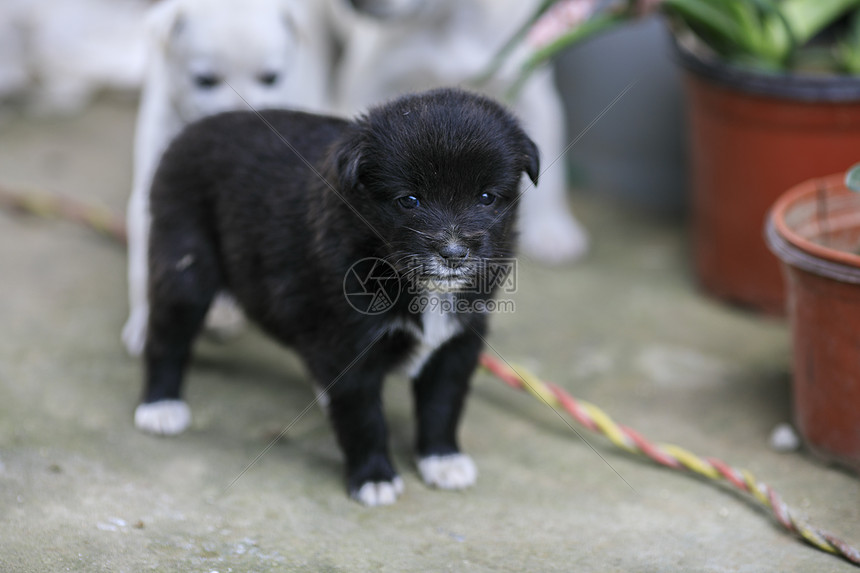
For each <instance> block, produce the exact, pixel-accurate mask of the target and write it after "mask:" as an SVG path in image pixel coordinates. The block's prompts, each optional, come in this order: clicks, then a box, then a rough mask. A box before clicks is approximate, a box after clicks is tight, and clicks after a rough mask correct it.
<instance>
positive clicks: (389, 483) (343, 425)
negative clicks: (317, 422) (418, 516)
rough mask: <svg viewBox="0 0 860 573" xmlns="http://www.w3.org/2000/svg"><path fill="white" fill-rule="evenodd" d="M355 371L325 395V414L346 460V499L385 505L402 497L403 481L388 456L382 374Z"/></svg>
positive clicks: (357, 368)
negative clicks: (330, 422) (329, 420)
mask: <svg viewBox="0 0 860 573" xmlns="http://www.w3.org/2000/svg"><path fill="white" fill-rule="evenodd" d="M354 368H355V371H354V372H349V373H347V374H346V375H345V376H344V377H343V378H342V379H341V380H338V381H337V382H336V383H335V384H334V385H332V386H331V387H330V388H329V389H328V390H327V391H326V394H327V396H328V399H329V404H328V413H329V416H330V417H331V421H332V424H333V425H334V430H335V433H336V434H337V440H338V442H339V443H340V447H341V449H342V450H343V453H344V456H345V457H346V479H347V489H348V491H349V495H350V496H351V497H353V498H354V499H356V500H357V501H359V502H361V503H363V504H364V505H369V506H375V505H388V504H391V503H394V502H395V501H396V500H397V496H398V495H400V494H401V493H403V480H402V479H401V478H400V476H398V475H397V472H396V471H395V470H394V466H393V465H392V464H391V460H390V458H389V455H388V430H387V428H386V425H385V418H384V416H383V413H382V397H381V390H382V374H381V373H375V372H368V371H367V370H366V369H362V368H360V367H359V365H356V366H355V367H354Z"/></svg>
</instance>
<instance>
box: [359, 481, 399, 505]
mask: <svg viewBox="0 0 860 573" xmlns="http://www.w3.org/2000/svg"><path fill="white" fill-rule="evenodd" d="M401 493H403V479H402V478H401V477H400V476H397V477H395V478H394V479H392V480H391V481H381V482H367V483H366V484H364V485H363V486H361V488H360V489H358V490H357V491H354V492H352V498H353V499H354V500H356V501H358V502H359V503H361V504H362V505H366V506H368V507H376V506H377V505H391V504H392V503H394V502H395V501H397V496H399V495H400V494H401Z"/></svg>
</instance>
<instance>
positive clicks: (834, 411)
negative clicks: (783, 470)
mask: <svg viewBox="0 0 860 573" xmlns="http://www.w3.org/2000/svg"><path fill="white" fill-rule="evenodd" d="M766 236H767V241H768V243H769V245H770V248H771V249H772V250H773V252H774V253H775V254H776V255H777V256H778V257H779V258H780V259H781V260H782V262H783V271H784V273H785V277H786V283H787V285H788V314H789V318H790V320H791V326H792V334H793V339H794V385H793V404H794V418H795V424H796V426H797V428H798V430H799V432H800V434H801V436H802V437H803V439H804V441H805V442H806V444H807V445H808V446H809V448H810V449H811V451H812V452H813V453H815V454H817V455H818V456H820V457H822V458H824V459H825V460H829V461H834V462H838V463H840V464H843V465H847V466H849V467H852V468H853V469H854V470H856V471H860V254H858V253H860V194H857V193H853V192H851V191H849V190H848V189H846V188H845V186H844V184H843V175H841V174H840V175H834V176H832V177H827V178H824V179H813V180H810V181H807V182H805V183H802V184H800V185H798V186H796V187H794V188H793V189H791V190H790V191H788V192H787V193H786V194H785V195H783V196H782V197H781V198H780V199H779V201H777V202H776V204H775V205H774V207H773V210H772V211H771V214H770V217H769V220H768V223H767V230H766Z"/></svg>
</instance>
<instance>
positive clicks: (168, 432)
mask: <svg viewBox="0 0 860 573" xmlns="http://www.w3.org/2000/svg"><path fill="white" fill-rule="evenodd" d="M134 425H135V427H137V429H138V430H140V431H142V432H146V433H148V434H159V435H162V436H174V435H176V434H181V433H182V432H184V431H185V430H186V429H187V428H188V426H190V425H191V410H190V409H189V408H188V404H186V403H185V402H183V401H182V400H161V401H158V402H151V403H149V404H140V405H139V406H138V407H137V409H136V410H135V411H134Z"/></svg>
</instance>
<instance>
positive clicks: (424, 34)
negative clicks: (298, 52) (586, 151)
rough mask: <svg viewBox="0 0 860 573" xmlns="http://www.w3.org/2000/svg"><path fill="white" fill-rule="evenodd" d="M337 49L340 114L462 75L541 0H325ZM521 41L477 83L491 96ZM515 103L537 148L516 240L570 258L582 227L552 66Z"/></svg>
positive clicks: (555, 259)
mask: <svg viewBox="0 0 860 573" xmlns="http://www.w3.org/2000/svg"><path fill="white" fill-rule="evenodd" d="M332 1H334V2H339V3H340V4H339V6H337V10H335V11H334V13H335V14H337V15H338V16H339V18H338V20H339V21H338V22H337V24H338V26H337V27H338V29H339V32H340V33H341V35H342V36H343V42H344V52H343V58H342V60H341V63H340V67H339V71H338V74H337V80H336V86H335V89H336V100H337V105H338V108H339V109H340V110H341V111H342V112H344V113H347V114H352V113H354V112H355V111H357V110H360V109H363V108H366V107H367V106H368V105H370V104H374V103H378V102H380V101H383V100H385V99H388V98H390V97H392V96H393V95H397V94H401V93H404V92H409V91H415V90H421V89H425V88H430V87H436V86H442V85H452V84H465V85H468V83H467V82H469V81H470V80H472V79H474V78H475V77H476V76H478V75H479V74H480V73H481V72H482V71H484V70H485V69H486V67H487V65H488V64H489V62H490V61H491V60H492V58H493V56H494V55H495V54H496V52H497V51H498V50H499V49H500V48H501V47H502V45H503V44H504V43H505V41H506V40H508V39H509V38H510V37H511V35H513V34H514V32H515V31H516V30H517V27H518V26H519V25H521V23H522V22H525V21H526V18H527V17H528V16H529V15H530V14H531V13H532V12H533V11H534V9H535V8H536V7H537V5H538V4H539V3H540V2H539V0H332ZM521 61H522V51H521V52H520V54H515V55H514V56H513V57H512V58H509V63H508V64H507V65H506V66H505V67H504V68H503V69H502V70H501V71H500V73H499V74H498V75H497V78H496V80H495V81H494V82H492V83H490V84H488V85H487V86H484V88H483V89H484V90H485V91H486V92H487V93H488V95H491V96H493V97H496V98H499V99H501V98H503V96H504V92H505V90H506V88H507V86H508V85H510V82H511V80H512V79H513V78H514V76H515V73H516V70H517V64H518V63H519V62H521ZM513 107H514V110H515V111H516V112H517V114H518V115H519V116H520V118H521V120H522V121H523V124H524V126H525V128H526V130H527V131H528V133H529V135H530V136H531V137H532V139H534V141H535V143H537V145H538V147H539V148H540V151H541V167H542V169H543V170H544V171H543V172H542V173H541V175H540V182H539V185H538V188H537V189H530V188H529V187H530V185H529V183H528V182H526V181H524V185H525V186H524V187H523V189H524V195H523V201H522V205H521V211H520V246H521V247H522V250H523V252H524V253H526V254H527V255H530V256H532V257H535V258H537V259H539V260H542V261H544V262H548V263H560V262H565V261H569V260H573V259H575V258H577V257H579V256H580V255H582V254H583V253H584V252H585V251H586V250H587V248H588V237H587V235H586V233H585V231H584V230H583V229H582V227H581V226H580V225H579V224H578V223H577V222H576V220H575V219H574V218H573V216H572V214H571V213H570V210H569V208H568V206H567V199H566V189H567V185H566V174H565V161H564V158H563V157H562V156H563V155H564V147H565V145H566V141H565V128H564V125H565V117H564V108H563V106H562V102H561V98H560V96H559V94H558V90H557V89H556V87H555V82H554V79H553V74H552V70H551V69H545V70H542V71H540V72H538V73H536V74H534V75H533V76H532V78H531V79H529V80H528V82H527V83H526V85H525V87H524V89H523V91H522V92H521V95H520V97H519V99H518V100H517V101H516V102H515V103H514V106H513Z"/></svg>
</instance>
